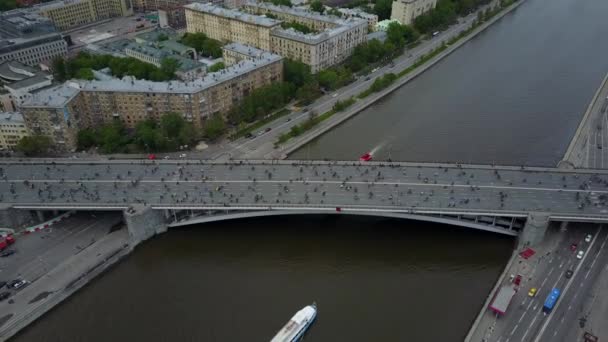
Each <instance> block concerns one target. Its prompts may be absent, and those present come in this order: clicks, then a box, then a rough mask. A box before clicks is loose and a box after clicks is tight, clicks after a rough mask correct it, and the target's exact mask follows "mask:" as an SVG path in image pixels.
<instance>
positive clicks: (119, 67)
mask: <svg viewBox="0 0 608 342" xmlns="http://www.w3.org/2000/svg"><path fill="white" fill-rule="evenodd" d="M179 65H180V63H179V62H178V61H177V60H175V59H173V58H165V59H163V60H162V62H161V66H160V68H158V67H156V66H154V65H152V64H148V63H145V62H142V61H140V60H137V59H135V58H132V57H127V58H121V57H114V56H111V55H94V54H89V53H86V52H80V53H79V54H78V56H76V58H72V59H70V60H67V61H66V60H65V59H63V58H62V57H58V58H56V59H55V60H54V61H53V73H54V77H55V79H57V80H58V81H60V82H63V81H65V80H68V79H71V78H77V79H84V80H92V79H93V78H94V75H93V70H100V69H103V68H110V71H111V73H112V75H113V76H116V77H123V76H125V75H130V76H134V77H135V78H138V79H144V80H151V81H159V82H160V81H168V80H173V79H175V72H176V71H177V69H178V68H179Z"/></svg>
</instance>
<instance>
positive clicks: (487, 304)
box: [464, 246, 519, 342]
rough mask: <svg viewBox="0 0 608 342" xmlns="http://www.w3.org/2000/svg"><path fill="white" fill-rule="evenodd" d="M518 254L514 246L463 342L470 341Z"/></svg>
mask: <svg viewBox="0 0 608 342" xmlns="http://www.w3.org/2000/svg"><path fill="white" fill-rule="evenodd" d="M518 255H519V254H518V249H517V246H516V247H515V249H514V250H513V254H512V255H511V259H509V262H508V263H507V265H506V266H505V268H504V270H503V271H502V274H501V275H500V276H499V277H498V280H497V281H496V284H494V287H493V288H492V291H490V293H489V294H488V297H487V298H486V301H485V302H484V303H483V306H482V307H481V310H480V311H479V314H478V315H477V318H475V321H474V322H473V324H472V325H471V329H469V332H468V333H467V336H466V337H465V338H464V342H470V341H471V338H472V336H473V334H474V333H475V330H477V326H478V325H479V323H480V322H481V319H482V318H483V315H484V314H485V313H486V311H487V310H486V308H487V307H488V306H489V305H490V301H492V298H494V295H495V294H496V291H497V290H498V287H500V285H502V282H503V281H504V279H505V276H506V275H507V273H509V269H510V268H511V266H512V265H513V262H515V259H517V257H518Z"/></svg>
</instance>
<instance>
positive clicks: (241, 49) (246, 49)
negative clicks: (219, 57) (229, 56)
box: [222, 43, 265, 58]
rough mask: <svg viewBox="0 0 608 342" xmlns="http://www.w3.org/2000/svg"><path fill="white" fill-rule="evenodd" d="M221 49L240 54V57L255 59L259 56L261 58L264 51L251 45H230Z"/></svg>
mask: <svg viewBox="0 0 608 342" xmlns="http://www.w3.org/2000/svg"><path fill="white" fill-rule="evenodd" d="M222 49H224V50H228V51H234V52H236V53H240V54H242V55H246V56H249V57H252V58H257V57H259V56H261V55H262V54H264V52H265V51H264V50H261V49H258V48H256V47H253V46H251V45H246V44H241V43H230V44H227V45H224V46H223V47H222Z"/></svg>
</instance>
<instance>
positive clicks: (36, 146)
mask: <svg viewBox="0 0 608 342" xmlns="http://www.w3.org/2000/svg"><path fill="white" fill-rule="evenodd" d="M50 147H51V139H50V138H49V137H47V136H44V135H31V136H26V137H23V138H21V140H19V142H18V143H17V146H15V149H16V150H17V151H19V152H22V153H23V154H25V155H26V156H30V157H31V156H37V155H41V154H44V153H46V152H48V150H49V148H50Z"/></svg>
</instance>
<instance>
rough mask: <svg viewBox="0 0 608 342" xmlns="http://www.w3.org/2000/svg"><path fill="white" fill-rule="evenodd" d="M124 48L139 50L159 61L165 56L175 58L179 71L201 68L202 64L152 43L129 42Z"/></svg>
mask: <svg viewBox="0 0 608 342" xmlns="http://www.w3.org/2000/svg"><path fill="white" fill-rule="evenodd" d="M126 50H131V51H135V52H139V53H141V54H144V55H146V56H150V57H153V58H155V59H158V60H159V61H162V60H163V59H165V58H173V59H175V60H177V61H178V62H180V65H179V68H178V70H180V71H189V70H193V69H197V68H201V67H202V66H203V64H201V63H199V62H197V61H195V60H192V59H189V58H185V57H182V56H181V55H178V54H175V53H174V50H173V49H169V48H166V47H161V48H157V47H155V46H153V45H152V44H137V43H131V44H129V45H127V46H126V47H125V51H126Z"/></svg>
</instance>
